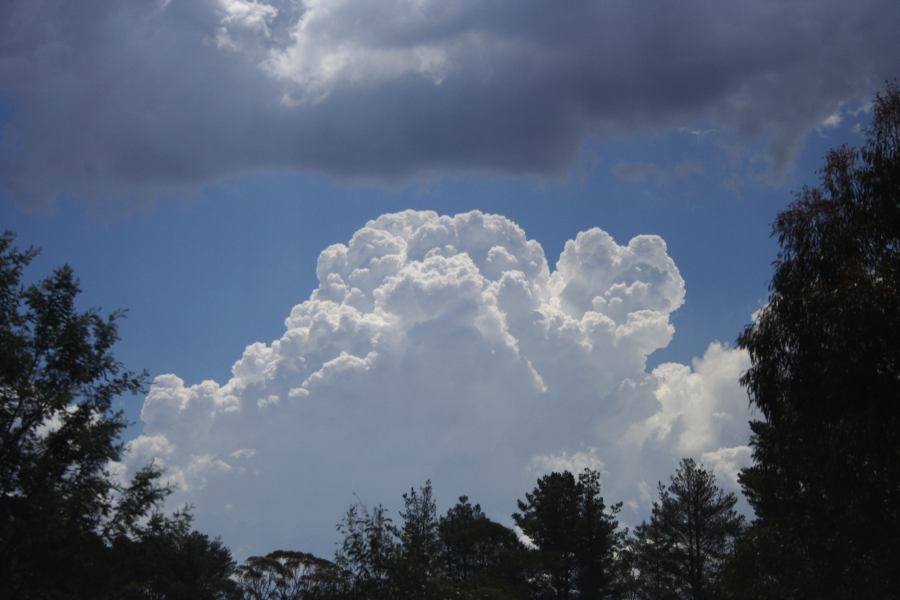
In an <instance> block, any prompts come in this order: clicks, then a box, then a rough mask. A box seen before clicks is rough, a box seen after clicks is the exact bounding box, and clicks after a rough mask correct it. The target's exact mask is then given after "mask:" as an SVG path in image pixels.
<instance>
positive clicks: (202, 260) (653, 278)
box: [0, 0, 900, 557]
mask: <svg viewBox="0 0 900 600" xmlns="http://www.w3.org/2000/svg"><path fill="white" fill-rule="evenodd" d="M898 17H900V15H898V8H897V5H896V4H895V3H893V2H880V1H876V0H872V1H867V2H860V3H857V4H855V5H854V7H853V8H847V7H846V6H844V5H843V4H842V3H837V2H834V3H832V2H819V3H811V4H806V3H792V4H783V3H780V2H773V3H766V2H738V3H734V5H732V6H730V7H728V8H727V9H726V8H723V7H717V6H716V7H713V6H709V5H708V4H707V3H703V2H687V3H683V4H681V5H680V8H679V9H678V10H677V11H676V10H674V9H673V8H671V7H669V6H668V5H666V4H660V3H652V2H648V3H610V4H604V5H602V6H601V5H596V4H593V3H589V2H575V3H573V4H572V5H571V6H569V7H568V10H566V11H560V10H558V9H554V8H551V7H549V6H548V5H545V4H543V3H539V2H524V3H511V2H495V3H478V2H468V1H460V2H457V3H437V2H431V1H425V2H412V1H411V0H384V1H383V2H378V3H367V4H359V3H354V2H350V1H348V0H335V1H331V2H324V1H322V0H307V1H305V2H295V1H293V0H271V1H264V0H204V1H202V2H195V3H184V2H178V1H177V0H169V1H160V2H155V3H144V4H140V5H138V4H134V5H130V4H127V3H118V4H110V5H109V6H104V3H103V2H98V3H95V4H91V5H89V6H86V7H84V8H82V7H79V8H78V9H73V8H72V7H71V6H70V5H68V4H67V3H65V2H53V1H47V2H11V3H7V4H6V5H4V7H2V8H0V39H4V40H6V41H5V42H0V226H2V227H4V228H9V229H11V230H13V231H14V232H16V234H17V235H18V240H19V243H20V245H23V246H24V245H34V246H37V247H40V248H41V250H42V253H41V255H40V257H39V258H37V259H36V260H35V261H34V264H33V269H32V271H31V273H30V276H32V277H39V276H41V275H44V274H46V273H48V272H49V271H50V270H51V269H52V268H53V267H54V266H57V265H59V264H62V263H69V264H71V265H72V266H73V267H74V269H75V271H76V273H77V274H78V276H79V277H80V280H81V283H82V287H83V289H84V293H83V296H82V303H83V306H84V307H88V306H91V307H101V308H103V309H105V310H111V309H115V308H126V309H127V310H128V317H127V319H126V320H124V321H123V322H122V323H121V327H120V332H121V336H122V341H121V342H120V344H119V345H118V347H117V354H118V356H119V357H120V358H121V360H123V362H125V364H126V365H127V366H128V367H129V368H132V369H142V368H145V369H147V370H148V372H149V373H150V375H151V379H152V378H156V377H157V376H163V377H161V378H160V379H156V380H154V383H153V384H152V386H151V388H150V390H149V395H148V396H147V397H146V398H144V397H141V398H131V399H125V400H124V403H123V406H124V408H125V411H126V414H127V416H128V417H129V419H130V420H132V421H133V422H134V426H133V427H131V428H130V429H129V430H128V432H127V439H128V440H130V441H131V444H130V445H129V447H128V451H127V453H126V456H125V457H124V458H123V461H122V463H121V464H119V465H118V466H117V467H116V472H117V473H119V474H121V475H122V476H123V477H124V476H127V475H128V474H129V473H130V472H133V470H134V469H135V468H137V467H138V466H140V464H144V463H146V462H147V461H149V460H155V461H158V462H160V463H161V464H163V465H164V466H165V467H166V469H167V473H168V474H169V476H170V477H171V480H172V482H173V483H174V484H175V486H176V489H177V490H178V491H177V492H176V494H174V496H173V498H172V500H171V502H172V505H173V506H174V505H175V504H177V503H180V502H189V503H192V504H194V505H195V506H196V512H197V523H198V525H199V526H200V527H201V528H202V529H204V530H206V531H209V532H211V533H216V534H221V535H223V537H224V539H225V541H226V543H229V544H231V545H232V547H233V548H234V549H235V553H236V555H237V556H238V557H242V556H245V555H246V554H248V553H250V552H260V551H265V550H267V549H272V548H274V547H276V546H293V547H299V548H300V549H311V550H314V551H317V552H321V553H324V554H328V552H329V549H330V548H331V546H330V544H331V542H332V540H333V538H334V533H333V527H332V524H333V523H334V522H335V521H336V520H337V519H338V518H339V517H340V513H341V507H343V506H346V505H347V504H349V503H350V502H352V501H353V499H354V497H356V496H354V494H358V495H359V497H362V498H364V499H365V500H366V501H369V502H387V503H389V504H390V502H391V501H392V499H393V500H394V501H395V500H396V499H397V498H399V494H400V493H401V492H402V491H403V489H405V487H408V486H410V485H417V484H419V483H421V482H422V481H424V480H425V479H426V478H429V477H430V478H432V479H434V481H435V487H436V491H437V493H438V497H439V499H440V500H441V501H442V502H443V503H444V504H446V503H447V502H448V501H449V500H452V499H454V498H455V496H457V495H459V494H463V493H469V494H470V495H472V496H473V499H474V500H475V501H480V502H482V503H483V504H484V505H485V507H486V509H487V510H488V511H489V514H491V515H492V516H494V517H495V518H499V519H501V520H503V519H506V520H507V521H508V518H507V517H508V513H509V512H511V511H512V510H513V509H514V500H515V498H516V497H518V496H521V494H523V493H524V492H525V491H526V488H525V487H524V486H525V485H527V482H528V481H533V479H534V477H535V476H536V474H538V473H539V472H541V471H542V470H547V469H550V468H580V467H584V466H591V467H593V468H598V469H600V470H601V471H602V473H603V476H604V486H605V490H606V491H607V493H609V494H610V495H611V497H614V498H615V499H616V500H623V501H625V502H626V512H625V513H624V514H623V519H624V520H625V521H626V522H628V523H632V524H633V523H634V522H637V521H639V520H640V518H642V516H643V515H645V514H646V510H647V506H648V504H649V501H650V499H651V498H650V496H649V495H648V489H649V490H652V489H653V487H654V484H655V481H657V480H658V479H665V478H666V477H667V475H668V473H670V472H671V471H672V469H673V467H674V464H676V462H677V460H678V458H680V456H682V455H686V454H692V455H694V456H696V457H698V458H701V459H702V460H704V461H705V462H706V463H707V464H709V465H710V466H711V467H713V468H714V469H715V471H716V473H717V475H718V476H719V478H720V480H721V481H722V482H723V485H725V486H726V487H729V489H735V481H734V476H735V474H736V472H737V469H738V468H740V467H741V466H743V465H746V464H747V462H748V461H749V449H748V448H747V446H746V444H747V434H748V430H747V427H746V422H747V419H748V418H749V417H750V413H749V412H748V411H747V402H746V395H745V394H744V392H743V390H742V389H741V388H740V386H739V385H738V383H737V378H738V376H739V374H740V372H741V370H742V369H743V368H745V367H746V364H747V363H746V361H747V358H746V355H745V354H743V353H742V352H740V351H738V350H736V349H735V348H734V347H733V343H734V340H735V338H736V336H737V335H738V333H739V332H740V331H741V329H742V328H743V327H744V326H745V325H746V324H747V323H748V321H749V320H750V318H751V314H752V313H753V312H754V311H755V310H756V309H758V308H759V307H760V306H761V304H762V303H763V302H764V301H765V298H766V296H767V285H768V280H769V276H770V273H771V263H772V261H773V260H774V259H775V258H776V253H777V245H776V243H775V241H774V240H772V239H771V238H770V237H769V233H770V226H771V223H772V221H773V219H774V218H775V215H776V214H777V213H778V211H779V210H781V209H782V208H784V207H785V206H786V205H787V204H788V203H789V202H790V200H791V199H792V197H793V193H794V192H796V191H798V190H800V189H801V188H802V186H804V185H808V184H815V183H816V169H818V168H819V166H820V165H821V164H822V160H823V157H824V155H825V153H826V152H827V149H828V148H830V147H834V146H837V145H840V144H842V143H848V144H851V145H858V144H859V143H860V142H861V140H862V137H861V134H860V133H859V130H860V127H865V125H866V123H867V120H868V118H869V114H868V112H867V111H866V106H867V103H868V101H869V100H870V99H871V97H872V94H873V93H874V92H875V91H876V90H877V89H878V87H879V86H880V85H881V83H882V82H883V81H885V80H886V79H890V78H893V77H895V76H896V74H897V66H898V65H897V61H896V58H895V57H896V56H898V55H900V52H894V51H891V50H892V49H893V50H897V51H900V47H898V42H897V39H896V36H895V35H894V30H893V29H894V28H892V27H891V24H896V22H897V20H898ZM823 40H828V42H827V43H823ZM406 209H416V210H426V211H434V212H435V213H436V214H430V213H429V214H425V213H423V214H413V213H404V214H403V215H399V216H395V217H383V218H382V219H380V220H378V221H377V222H374V223H370V224H369V225H367V223H369V222H370V221H372V220H376V219H378V218H379V217H380V216H382V215H386V214H389V213H396V212H398V211H404V210H406ZM469 211H480V212H481V213H484V214H496V215H502V217H505V218H496V219H495V218H493V217H481V216H472V215H469V216H462V217H458V218H456V219H440V218H438V215H447V216H451V217H452V216H453V215H458V214H460V213H467V212H469ZM516 226H518V228H520V229H517V228H516ZM591 228H599V229H600V230H602V231H605V232H607V233H608V234H609V235H611V236H612V238H614V240H615V242H612V241H611V240H609V239H608V238H606V237H605V236H604V234H603V233H602V232H601V231H593V232H592V233H590V234H588V235H584V236H579V237H578V238H577V239H576V235H577V234H579V232H586V231H588V230H591ZM643 234H650V235H651V236H658V237H646V238H636V239H635V241H634V242H632V243H629V241H630V240H632V239H633V238H635V236H640V235H643ZM526 238H527V240H535V241H537V242H538V243H539V244H540V246H541V248H540V249H536V248H535V247H534V246H530V245H529V244H528V243H527V241H526ZM663 240H664V242H665V247H663V246H662V241H663ZM570 241H571V243H570ZM333 244H343V246H336V247H331V246H332V245H333ZM329 247H331V248H329ZM326 249H328V250H326ZM488 249H490V252H488ZM564 251H565V254H564V260H563V262H562V263H561V264H562V267H561V269H560V270H558V271H557V270H556V263H557V260H558V259H559V258H560V255H561V253H563V252H564ZM320 253H323V254H322V258H321V260H320V273H319V277H317V260H319V256H320ZM498 261H499V262H498ZM544 261H545V262H544ZM499 264H504V265H506V266H505V267H503V268H500V267H497V266H496V265H499ZM542 265H543V266H542ZM354 269H357V271H354ZM542 269H543V270H542ZM363 271H364V273H363ZM503 273H508V275H504V274H503ZM354 282H355V283H354ZM473 290H475V292H473ZM476 292H477V293H476ZM526 297H527V298H528V300H525V299H524V298H526ZM298 305H299V306H298ZM295 306H297V308H293V307H295ZM292 309H293V311H294V312H293V313H292ZM289 315H291V316H290V318H289V319H288V322H287V323H286V322H285V320H286V318H288V317H289ZM298 340H299V341H298ZM717 341H718V342H721V343H722V344H723V345H718V344H716V343H715V342H717ZM255 342H262V344H260V345H252V344H254V343H255ZM242 357H243V358H242ZM239 359H240V360H239ZM236 361H239V362H238V364H237V365H235V363H236ZM233 365H234V369H233V368H232V367H233ZM167 374H174V375H175V376H177V378H173V377H168V376H167ZM205 380H211V381H212V383H209V384H203V385H196V384H200V383H201V382H203V381H205ZM142 408H143V410H144V412H143V413H142V412H141V410H142ZM342 440H343V442H342ZM376 475H377V476H376ZM312 488H314V489H315V490H317V492H316V493H315V494H312V495H311V492H309V489H312ZM460 488H465V489H460ZM252 490H256V491H252ZM296 506H302V507H303V508H304V510H303V511H302V514H300V515H298V514H296V511H295V510H294V509H295V507H296ZM298 540H299V541H298Z"/></svg>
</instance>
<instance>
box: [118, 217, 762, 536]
mask: <svg viewBox="0 0 900 600" xmlns="http://www.w3.org/2000/svg"><path fill="white" fill-rule="evenodd" d="M317 274H318V278H319V286H318V288H317V289H316V290H315V291H313V293H312V294H311V295H310V297H309V299H308V300H306V301H304V302H302V303H301V304H298V305H297V306H295V307H294V309H293V310H292V311H291V314H290V316H289V317H288V318H287V319H286V320H285V333H284V335H282V336H281V338H280V339H278V340H275V341H273V342H271V343H270V344H263V343H256V344H251V345H250V346H248V347H247V348H246V350H245V351H244V354H243V356H242V357H241V358H240V359H239V360H238V361H237V362H236V363H235V364H234V366H233V368H232V377H231V379H230V380H229V381H227V382H225V383H224V384H219V383H216V382H213V381H205V382H203V383H200V384H197V385H190V386H189V385H186V384H185V383H184V382H183V381H182V380H181V379H179V378H178V377H176V376H175V375H163V376H160V377H157V378H156V380H155V381H154V382H153V385H152V387H151V389H150V392H149V394H148V395H147V398H146V401H145V403H144V407H143V411H142V414H141V419H142V421H143V427H144V429H143V435H141V436H140V437H138V438H137V439H135V440H134V441H132V442H131V443H130V444H129V446H128V454H127V460H126V463H125V465H123V466H121V468H122V469H123V470H127V471H132V472H133V471H134V470H135V469H136V468H138V467H139V466H140V465H142V464H146V462H147V461H150V460H156V461H158V462H159V463H160V464H161V465H163V466H165V467H166V468H167V470H168V475H169V477H170V478H171V480H172V482H173V483H175V484H176V485H177V486H178V488H179V491H178V493H177V494H176V495H175V498H174V500H173V501H175V502H183V501H189V502H192V503H194V504H195V505H196V506H197V510H198V515H199V517H200V523H201V525H202V526H204V527H207V528H208V529H210V530H211V531H216V532H220V533H222V534H223V536H224V539H225V540H226V542H228V543H230V544H234V545H235V548H236V550H237V552H238V554H244V553H246V552H259V551H264V550H267V549H271V548H274V547H276V546H281V547H302V548H308V549H313V550H318V551H323V552H326V553H327V552H328V551H329V549H330V543H331V542H332V541H333V539H334V529H333V524H334V523H335V522H336V521H337V519H338V518H339V517H340V515H341V512H342V508H343V507H344V506H346V505H347V504H349V503H351V502H352V501H353V494H354V493H358V494H359V495H360V496H361V497H362V498H363V499H364V500H367V501H369V502H379V501H391V500H392V499H394V498H396V497H397V496H398V495H399V493H400V492H401V491H403V490H405V489H407V488H408V487H409V486H411V485H417V484H419V483H421V482H423V481H425V479H427V478H431V479H433V480H434V482H435V486H436V488H437V491H438V494H439V496H440V497H441V499H442V500H443V501H444V502H445V503H448V502H450V501H452V500H453V499H454V498H455V497H456V496H457V495H460V494H469V495H471V496H472V497H473V498H474V499H475V500H477V501H479V502H481V503H482V504H483V505H484V506H485V508H486V510H488V511H489V512H491V513H492V514H493V515H495V516H496V517H497V518H504V517H506V516H508V514H509V513H510V512H511V511H512V510H513V509H514V507H515V504H514V501H515V498H517V497H521V495H522V494H524V492H525V491H528V490H529V489H530V487H531V486H532V485H533V483H534V479H535V477H536V474H537V473H540V472H546V471H548V470H553V469H564V468H570V469H581V468H584V467H586V466H590V467H593V468H597V469H601V470H602V472H603V473H604V474H605V478H606V486H607V487H606V493H607V494H608V496H610V497H611V498H619V499H622V500H627V501H629V502H630V506H631V508H632V509H633V510H635V511H637V512H636V513H635V514H637V513H638V512H639V511H640V509H641V505H642V503H643V504H644V505H646V501H647V498H646V490H647V489H648V485H650V486H651V487H652V485H653V484H655V482H656V481H657V480H658V479H665V478H666V477H667V475H668V473H669V472H670V471H671V469H672V467H673V465H674V464H675V461H676V460H677V459H678V458H679V457H680V456H687V455H692V456H695V457H697V458H700V457H701V455H702V456H703V458H704V460H706V461H707V463H709V464H710V465H712V466H714V467H715V468H716V469H717V470H718V471H719V472H720V473H722V474H724V476H725V479H726V483H728V484H729V485H733V483H734V482H733V478H734V476H735V473H736V472H737V468H738V466H740V465H741V464H745V463H746V460H747V452H746V448H743V447H742V445H743V444H745V443H746V440H747V413H746V404H747V403H746V396H745V395H744V394H743V392H742V391H741V390H740V388H739V387H738V384H737V378H738V375H739V373H740V372H741V371H742V370H743V369H745V368H746V367H747V359H746V355H745V354H744V353H743V352H739V351H735V350H731V349H728V348H725V347H722V346H721V345H719V344H712V345H711V346H710V348H709V350H708V351H707V352H706V354H705V355H704V356H703V357H702V358H699V359H696V360H695V363H694V365H693V366H685V365H677V364H672V363H668V364H664V365H661V366H659V367H657V368H656V369H654V370H653V371H652V372H649V373H648V372H647V370H646V359H647V357H648V355H649V354H651V353H652V352H654V351H655V350H657V349H659V348H662V347H664V346H666V345H667V344H668V343H669V341H670V339H671V337H672V335H673V332H674V329H673V327H672V325H671V323H670V322H669V316H670V314H671V313H672V311H674V310H676V309H677V308H678V307H679V306H681V304H682V303H683V301H684V294H685V289H684V281H683V280H682V278H681V275H680V274H679V271H678V269H677V267H676V266H675V263H674V262H673V261H672V259H671V258H670V257H669V256H668V254H667V252H666V244H665V242H664V241H663V240H662V239H661V238H659V237H658V236H653V235H641V236H637V237H635V238H633V239H632V240H631V241H629V242H628V243H627V244H626V245H620V244H618V243H617V242H616V241H615V240H613V238H612V237H610V236H609V235H608V234H607V233H606V232H604V231H602V230H600V229H596V228H595V229H591V230H588V231H585V232H582V233H579V234H578V235H577V236H576V238H575V239H574V240H571V241H569V242H568V243H567V244H566V246H565V249H564V250H563V252H562V254H561V256H560V258H559V261H558V262H557V264H556V267H555V269H553V270H552V271H551V270H550V268H549V267H548V264H547V261H546V259H545V256H544V252H543V249H542V248H541V246H540V245H539V244H538V243H537V242H536V241H534V240H529V239H528V238H527V237H526V235H525V233H524V232H523V231H522V230H521V229H520V228H519V227H518V226H517V225H516V224H515V223H513V222H511V221H509V220H507V219H506V218H504V217H501V216H497V215H486V214H482V213H480V212H470V213H466V214H460V215H456V216H454V217H449V216H439V215H437V214H435V213H433V212H413V211H407V212H402V213H397V214H388V215H384V216H382V217H379V218H378V219H376V220H374V221H371V222H369V223H368V224H366V226H365V227H363V228H362V229H360V230H359V231H357V232H356V233H355V234H354V235H353V237H352V239H351V240H350V241H349V243H347V244H337V245H333V246H330V247H328V248H326V249H325V250H324V251H323V252H322V253H321V254H320V256H319V260H318V266H317ZM223 326H227V324H223ZM648 482H649V483H648Z"/></svg>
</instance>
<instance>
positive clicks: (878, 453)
mask: <svg viewBox="0 0 900 600" xmlns="http://www.w3.org/2000/svg"><path fill="white" fill-rule="evenodd" d="M773 229H774V235H775V236H776V237H777V239H778V242H779V244H780V246H781V251H780V253H779V257H778V261H777V262H776V264H775V273H774V275H773V277H772V282H771V285H770V290H771V293H770V296H769V300H768V303H767V304H766V306H765V307H764V308H763V309H762V310H761V311H760V313H759V315H758V318H757V319H756V321H755V322H754V323H753V324H751V325H749V326H748V327H747V328H746V330H745V331H744V332H743V333H742V335H741V336H740V338H739V339H738V343H739V345H740V347H742V348H744V349H746V350H747V351H748V352H749V354H750V358H751V367H750V369H749V370H748V371H747V373H746V374H745V375H744V377H743V379H742V383H743V384H744V385H745V386H746V388H747V391H748V393H749V396H750V400H751V402H752V403H753V404H754V405H755V406H756V407H757V408H758V409H759V410H760V412H761V414H762V418H761V419H760V420H757V421H754V422H753V423H752V424H751V427H752V432H753V434H752V440H751V445H752V447H753V460H754V462H753V466H752V467H750V468H748V469H746V470H744V471H743V472H742V474H741V483H742V485H743V487H744V491H745V493H746V495H747V497H748V499H749V501H750V503H751V504H752V506H753V508H754V509H755V511H756V515H757V517H758V520H757V522H756V523H755V525H754V531H753V532H752V535H751V536H749V537H748V540H749V541H748V544H751V543H752V545H749V546H747V547H745V548H744V549H743V550H742V552H741V555H742V556H743V557H744V560H748V561H751V562H754V564H757V565H766V566H771V567H772V568H771V569H767V570H769V571H770V572H769V573H768V575H767V577H766V578H763V577H762V576H760V577H758V578H754V577H749V579H747V580H745V582H744V584H743V585H741V586H740V587H741V589H743V590H749V591H748V592H747V593H748V594H750V595H753V594H755V595H757V597H761V596H762V595H763V594H771V595H772V596H777V597H780V598H810V597H816V598H861V597H865V598H887V597H897V591H898V590H900V569H897V563H896V561H897V556H900V435H898V431H900V402H898V399H900V377H898V373H900V344H898V340H900V92H898V89H897V87H896V85H888V86H887V87H886V89H885V91H884V92H883V93H881V94H879V95H877V96H876V98H875V101H874V104H873V122H872V126H871V129H869V130H868V132H867V142H866V144H865V146H864V147H863V148H862V149H861V150H856V149H852V148H847V147H842V148H838V149H836V150H832V151H831V152H830V153H829V154H828V156H827V159H826V161H825V166H824V168H823V169H822V171H821V182H820V185H819V186H818V187H811V188H804V189H803V190H802V192H800V193H799V194H798V195H797V197H796V199H795V200H794V202H793V203H792V204H791V206H790V207H789V208H788V209H786V210H785V211H783V212H782V213H780V214H779V215H778V218H777V219H776V221H775V224H774V227H773ZM779 565H781V566H787V568H778V566H779ZM745 572H746V570H745Z"/></svg>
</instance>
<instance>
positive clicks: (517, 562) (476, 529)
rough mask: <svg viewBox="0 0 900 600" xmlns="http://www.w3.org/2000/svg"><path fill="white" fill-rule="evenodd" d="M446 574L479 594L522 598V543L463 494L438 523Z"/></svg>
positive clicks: (523, 591)
mask: <svg viewBox="0 0 900 600" xmlns="http://www.w3.org/2000/svg"><path fill="white" fill-rule="evenodd" d="M438 531H439V534H440V540H441V546H442V552H441V554H442V556H443V559H444V562H445V569H446V572H447V576H448V577H449V578H450V580H451V581H453V582H454V583H455V584H456V586H457V587H458V588H459V589H461V590H464V591H467V592H469V593H471V594H472V597H479V598H484V597H488V598H522V597H523V596H524V595H525V593H526V590H523V589H522V587H523V586H522V581H523V580H524V579H525V577H523V576H522V573H521V570H522V569H521V567H522V562H524V561H523V560H522V558H523V555H524V553H525V547H524V546H523V545H522V543H521V542H520V541H519V539H518V537H517V536H516V534H515V532H514V531H512V530H511V529H509V528H508V527H505V526H503V525H501V524H500V523H497V522H496V521H492V520H491V519H489V518H488V517H487V515H485V514H484V512H482V510H481V506H480V505H478V504H475V505H472V503H470V502H469V498H468V497H467V496H460V498H459V502H457V504H456V505H454V506H452V507H451V508H450V509H449V510H448V511H447V514H446V515H444V516H443V517H441V519H440V523H439V525H438Z"/></svg>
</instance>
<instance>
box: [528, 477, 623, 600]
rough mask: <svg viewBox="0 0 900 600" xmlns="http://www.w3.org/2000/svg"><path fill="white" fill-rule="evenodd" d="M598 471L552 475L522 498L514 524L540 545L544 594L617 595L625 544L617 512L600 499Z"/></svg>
mask: <svg viewBox="0 0 900 600" xmlns="http://www.w3.org/2000/svg"><path fill="white" fill-rule="evenodd" d="M599 477H600V476H599V474H598V473H597V472H596V471H593V470H590V469H585V470H584V472H582V473H581V474H580V475H579V476H578V478H576V477H575V476H574V475H572V473H570V472H568V471H564V472H562V473H550V474H549V475H545V476H543V477H541V478H540V479H538V481H537V486H536V487H535V488H534V490H533V491H532V492H530V493H527V494H525V500H524V501H523V500H519V501H518V506H519V511H521V512H518V513H515V514H514V515H513V520H514V521H515V522H516V524H517V525H518V526H519V527H520V528H521V529H522V531H523V532H524V533H525V535H527V536H528V537H529V538H530V539H531V541H532V542H533V543H534V544H535V546H536V547H537V550H538V552H539V556H540V558H539V560H540V562H541V565H542V567H543V571H544V576H543V577H539V578H537V579H536V580H535V581H534V583H535V584H537V586H538V587H539V588H546V589H540V590H539V591H538V594H539V595H544V596H547V597H552V598H556V599H558V600H567V599H568V598H572V597H575V595H576V594H577V595H578V597H579V598H585V599H587V598H591V599H593V598H605V597H607V596H608V595H610V594H614V593H615V591H616V588H615V582H614V579H615V577H614V574H615V573H616V569H615V568H614V564H613V563H614V561H615V556H616V553H617V551H618V548H619V546H620V541H621V540H620V536H619V534H618V521H617V520H616V518H615V514H616V513H617V512H618V511H619V508H620V507H621V504H616V505H614V506H612V507H610V508H609V509H607V507H606V504H605V503H604V501H603V498H602V497H601V496H600V483H599V482H600V479H599Z"/></svg>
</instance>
